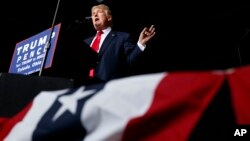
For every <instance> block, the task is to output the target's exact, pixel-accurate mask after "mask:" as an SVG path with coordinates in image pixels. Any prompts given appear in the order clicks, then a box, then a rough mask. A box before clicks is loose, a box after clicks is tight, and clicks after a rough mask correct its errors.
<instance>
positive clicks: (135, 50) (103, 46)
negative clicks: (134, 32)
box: [85, 4, 155, 82]
mask: <svg viewBox="0 0 250 141" xmlns="http://www.w3.org/2000/svg"><path fill="white" fill-rule="evenodd" d="M91 17H92V23H93V26H94V28H95V29H96V31H97V32H99V31H101V34H99V37H97V35H96V36H93V37H90V38H88V39H86V40H85V42H86V43H87V44H88V45H90V46H91V47H92V48H93V46H95V45H94V44H96V43H93V42H95V39H96V38H98V39H99V42H98V44H99V45H98V48H97V49H95V50H96V52H97V53H98V57H97V61H96V64H95V65H94V73H93V74H94V75H93V78H95V79H97V80H100V81H104V82H105V81H109V80H111V79H115V78H120V77H124V76H127V75H128V74H129V73H130V69H131V67H132V66H133V64H134V63H135V62H136V60H138V57H139V56H140V55H141V54H142V52H143V51H144V49H145V47H146V44H147V42H148V41H149V40H150V39H151V38H152V37H154V35H155V28H154V26H153V25H152V26H151V27H150V28H147V27H145V28H144V29H143V30H142V32H141V33H140V36H139V39H138V42H137V44H134V43H133V42H132V40H131V37H130V34H129V33H125V32H116V31H112V14H111V11H110V9H109V7H108V6H106V5H104V4H100V5H97V6H93V7H92V9H91Z"/></svg>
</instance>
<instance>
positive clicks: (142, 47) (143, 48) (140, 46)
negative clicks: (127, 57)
mask: <svg viewBox="0 0 250 141" xmlns="http://www.w3.org/2000/svg"><path fill="white" fill-rule="evenodd" d="M137 45H138V47H139V48H140V50H141V51H144V50H145V48H146V46H144V45H142V44H141V43H139V42H137Z"/></svg>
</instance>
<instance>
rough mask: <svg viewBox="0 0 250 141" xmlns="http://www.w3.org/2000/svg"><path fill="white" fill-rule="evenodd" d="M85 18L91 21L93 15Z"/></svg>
mask: <svg viewBox="0 0 250 141" xmlns="http://www.w3.org/2000/svg"><path fill="white" fill-rule="evenodd" d="M84 19H85V21H91V20H92V17H91V16H87V17H85V18H84Z"/></svg>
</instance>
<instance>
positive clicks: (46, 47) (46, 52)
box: [39, 0, 60, 76]
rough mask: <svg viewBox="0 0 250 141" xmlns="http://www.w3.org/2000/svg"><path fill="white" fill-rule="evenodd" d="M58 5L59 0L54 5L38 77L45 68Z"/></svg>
mask: <svg viewBox="0 0 250 141" xmlns="http://www.w3.org/2000/svg"><path fill="white" fill-rule="evenodd" d="M59 4H60V0H58V1H57V5H56V11H55V13H54V17H53V22H52V25H51V27H52V28H51V31H50V35H49V40H48V41H47V42H46V44H45V47H44V48H45V49H44V50H45V52H44V54H45V55H44V57H43V60H42V64H41V68H40V71H39V76H41V75H42V71H43V68H44V66H45V62H46V58H47V56H48V50H49V48H50V44H51V38H52V35H53V30H54V27H55V20H56V16H57V11H58V9H59Z"/></svg>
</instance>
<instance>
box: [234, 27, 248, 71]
mask: <svg viewBox="0 0 250 141" xmlns="http://www.w3.org/2000/svg"><path fill="white" fill-rule="evenodd" d="M249 31H250V29H249V28H247V29H246V31H245V34H244V35H243V36H242V37H241V39H240V40H241V41H244V40H245V38H246V37H247V35H248V33H249ZM237 49H238V57H239V61H240V66H241V67H243V64H242V59H241V54H240V43H239V44H238V45H237Z"/></svg>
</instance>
